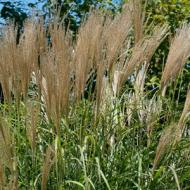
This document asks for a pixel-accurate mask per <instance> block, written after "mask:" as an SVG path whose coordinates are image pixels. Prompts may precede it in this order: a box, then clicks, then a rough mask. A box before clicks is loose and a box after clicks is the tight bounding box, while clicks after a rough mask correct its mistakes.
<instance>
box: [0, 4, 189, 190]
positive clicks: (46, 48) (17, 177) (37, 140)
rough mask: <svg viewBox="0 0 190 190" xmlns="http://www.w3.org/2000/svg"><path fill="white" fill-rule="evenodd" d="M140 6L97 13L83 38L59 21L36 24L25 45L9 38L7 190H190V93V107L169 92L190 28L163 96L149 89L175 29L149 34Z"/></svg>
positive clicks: (1, 166)
mask: <svg viewBox="0 0 190 190" xmlns="http://www.w3.org/2000/svg"><path fill="white" fill-rule="evenodd" d="M138 3H139V2H138V1H133V2H132V1H130V2H129V3H128V4H126V5H125V6H124V8H123V11H122V12H121V14H118V15H116V17H114V18H112V17H110V16H109V15H103V14H102V13H101V12H100V11H92V12H91V14H90V15H89V17H88V18H87V19H86V20H84V22H83V24H82V26H81V27H80V29H79V31H78V33H77V36H76V38H74V37H73V35H72V32H71V31H69V30H66V29H65V28H64V26H63V25H62V23H61V22H58V20H57V18H55V19H54V20H52V21H51V22H49V23H48V24H46V23H44V22H43V20H40V19H39V20H38V19H33V20H28V21H27V22H26V23H25V25H24V28H23V33H22V34H21V36H20V40H19V42H17V40H16V39H17V33H16V29H15V26H14V25H12V24H10V25H8V26H7V27H5V28H4V29H3V36H2V39H1V41H0V68H1V70H0V82H1V85H2V89H3V93H4V104H1V108H0V189H2V190H4V189H8V190H9V189H15V190H17V189H23V190H24V189H42V190H45V189H51V190H52V189H60V190H61V189H77V190H78V189H87V190H88V189H109V190H111V189H114V190H116V189H118V190H121V189H123V190H126V189H139V190H140V189H150V190H152V189H178V190H179V189H189V188H190V186H189V183H188V180H189V177H190V164H189V162H188V160H189V157H190V141H189V135H188V125H189V122H190V120H189V113H190V95H189V94H190V93H189V92H190V91H189V89H188V87H187V86H186V87H184V88H185V90H186V91H187V96H186V101H185V102H184V103H183V105H182V104H179V103H178V102H177V101H175V100H174V99H173V97H171V96H170V94H169V93H168V91H167V89H172V84H171V83H172V81H173V80H174V79H175V78H176V77H177V76H178V75H181V73H180V71H181V70H183V67H184V65H185V63H186V61H187V59H188V57H189V55H188V49H187V48H186V46H188V44H187V43H186V42H185V40H186V38H187V37H188V35H187V33H188V31H189V28H190V27H189V26H188V25H185V26H183V27H181V28H180V29H179V31H178V32H177V34H176V36H175V37H174V40H173V43H172V44H171V47H170V51H169V55H168V59H167V62H166V66H165V68H164V71H163V75H162V78H161V79H160V81H161V82H160V89H157V90H155V89H154V90H147V89H146V88H145V79H147V78H146V77H147V70H148V68H149V65H150V62H151V58H152V56H153V55H154V53H155V51H156V50H157V49H158V47H159V45H160V44H161V42H162V41H163V40H164V39H165V38H166V37H167V35H168V33H169V27H168V25H167V24H163V25H159V26H156V25H153V26H150V27H147V26H146V27H145V21H144V18H143V19H142V18H141V16H142V15H144V13H143V9H142V5H141V4H138ZM137 13H138V14H139V15H138V14H137ZM180 43H181V44H185V46H183V47H182V48H181V49H180V51H179V52H178V54H176V55H175V56H172V55H173V54H174V52H175V50H176V51H178V49H179V48H180ZM175 82H176V83H178V80H176V81H175ZM176 85H177V84H176ZM179 96H180V92H179Z"/></svg>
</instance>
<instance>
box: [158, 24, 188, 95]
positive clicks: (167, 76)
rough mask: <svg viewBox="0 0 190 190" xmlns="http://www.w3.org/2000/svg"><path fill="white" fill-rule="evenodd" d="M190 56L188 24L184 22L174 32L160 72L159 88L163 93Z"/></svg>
mask: <svg viewBox="0 0 190 190" xmlns="http://www.w3.org/2000/svg"><path fill="white" fill-rule="evenodd" d="M189 56H190V26H189V25H187V24H184V25H183V26H182V27H181V28H180V29H179V30H178V31H177V33H176V35H175V37H174V39H173V41H172V43H171V47H170V50H169V54H168V58H167V62H166V65H165V68H164V71H163V73H162V78H161V89H162V94H163V95H164V94H165V91H166V87H167V86H168V84H169V82H170V81H172V80H175V79H176V77H177V76H178V75H179V73H180V71H181V70H182V69H183V67H184V65H185V64H186V62H187V59H188V58H189Z"/></svg>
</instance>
